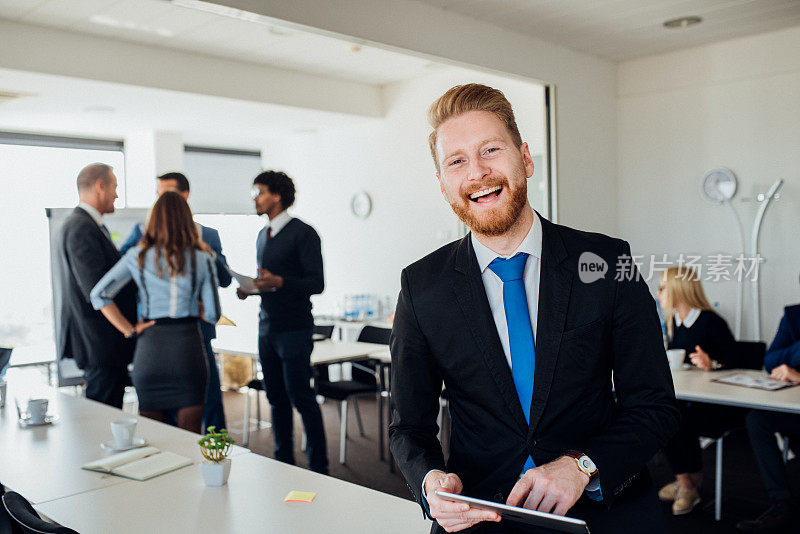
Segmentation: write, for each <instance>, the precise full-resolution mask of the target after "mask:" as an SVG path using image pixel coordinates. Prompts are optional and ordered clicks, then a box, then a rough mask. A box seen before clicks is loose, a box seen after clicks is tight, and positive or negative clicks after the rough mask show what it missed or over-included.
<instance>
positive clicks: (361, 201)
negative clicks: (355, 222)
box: [350, 191, 372, 219]
mask: <svg viewBox="0 0 800 534" xmlns="http://www.w3.org/2000/svg"><path fill="white" fill-rule="evenodd" d="M350 211H352V212H353V215H355V216H356V217H358V218H359V219H366V218H367V217H369V214H370V213H372V198H371V197H370V196H369V193H367V192H366V191H361V192H360V193H356V194H355V195H353V198H352V199H351V200H350Z"/></svg>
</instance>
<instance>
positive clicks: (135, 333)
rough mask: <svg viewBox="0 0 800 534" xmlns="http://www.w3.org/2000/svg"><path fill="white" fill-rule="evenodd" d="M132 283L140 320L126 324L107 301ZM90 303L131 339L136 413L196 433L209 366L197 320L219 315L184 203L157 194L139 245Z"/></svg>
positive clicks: (211, 272)
mask: <svg viewBox="0 0 800 534" xmlns="http://www.w3.org/2000/svg"><path fill="white" fill-rule="evenodd" d="M131 278H133V280H134V282H136V285H137V286H138V287H139V298H140V301H141V310H142V315H143V317H144V318H143V319H142V320H141V321H140V322H139V324H137V325H136V326H134V325H131V324H130V322H128V320H127V319H125V317H124V316H123V315H122V313H121V312H120V311H119V308H117V306H116V304H114V302H113V301H112V299H113V298H114V296H115V295H116V293H117V292H119V291H120V289H121V288H122V287H123V286H124V285H125V284H127V283H128V282H129V281H130V280H131ZM91 299H92V305H93V306H94V308H95V309H98V310H100V311H102V312H103V315H105V316H106V318H107V319H108V320H109V321H110V322H111V324H113V325H114V326H115V327H116V328H117V329H118V330H120V331H121V332H122V333H123V334H125V336H126V337H137V340H136V350H135V352H134V355H133V385H134V387H136V394H137V396H138V397H139V413H140V414H141V415H143V416H144V417H149V418H151V419H156V420H158V421H165V420H166V417H167V415H168V414H169V413H171V412H175V416H176V420H177V423H178V426H179V427H181V428H184V429H186V430H191V431H192V432H197V433H200V432H201V430H202V429H201V424H202V417H203V403H204V402H205V397H206V388H207V387H208V363H207V358H206V353H205V345H204V343H203V336H202V334H201V333H200V320H201V317H202V319H205V320H206V321H208V322H210V323H216V321H217V320H218V319H219V316H220V307H219V295H218V294H217V273H216V267H215V266H214V258H213V252H212V251H211V249H210V248H209V247H208V245H206V244H205V243H204V242H203V241H201V240H200V236H199V234H198V231H197V226H196V225H195V224H194V221H193V220H192V211H191V209H189V205H188V204H187V203H186V200H185V199H184V198H183V197H182V196H181V195H180V194H178V193H176V192H174V191H168V192H166V193H164V194H162V195H161V196H160V197H159V198H158V200H157V201H156V203H155V205H154V206H153V209H152V211H151V212H150V217H149V218H148V220H147V228H146V230H145V233H144V235H143V236H142V239H141V241H139V244H138V245H137V246H136V247H133V248H131V249H130V250H128V252H126V253H125V255H124V256H123V257H122V259H120V261H119V262H118V263H117V264H116V265H115V266H114V267H112V268H111V270H110V271H108V273H106V275H105V276H104V277H103V278H101V279H100V281H99V282H98V283H97V285H96V286H95V287H94V289H92V292H91Z"/></svg>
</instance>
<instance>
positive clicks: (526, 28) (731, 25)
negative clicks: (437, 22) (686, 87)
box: [418, 0, 800, 61]
mask: <svg viewBox="0 0 800 534" xmlns="http://www.w3.org/2000/svg"><path fill="white" fill-rule="evenodd" d="M418 1H420V2H423V3H426V4H430V5H433V6H436V7H439V8H442V9H445V10H449V11H452V12H454V13H459V14H462V15H466V16H469V17H472V18H476V19H480V20H483V21H486V22H487V23H491V24H494V25H496V26H500V27H503V28H508V29H510V30H514V31H517V32H520V33H524V34H527V35H530V36H532V37H536V38H539V39H542V40H544V41H549V42H551V43H555V44H559V45H562V46H564V47H567V48H571V49H573V50H578V51H581V52H585V53H587V54H592V55H596V56H600V57H603V58H606V59H610V60H613V61H624V60H627V59H633V58H637V57H642V56H648V55H653V54H659V53H663V52H668V51H671V50H677V49H681V48H688V47H692V46H698V45H702V44H708V43H713V42H717V41H724V40H727V39H734V38H737V37H742V36H745V35H752V34H756V33H762V32H768V31H773V30H779V29H781V28H788V27H792V26H797V25H798V24H800V0H418ZM690 15H697V16H700V17H702V18H703V22H702V23H701V24H698V25H696V26H692V27H689V28H684V29H677V30H670V29H667V28H664V27H663V26H662V24H663V22H664V21H666V20H669V19H673V18H677V17H684V16H690Z"/></svg>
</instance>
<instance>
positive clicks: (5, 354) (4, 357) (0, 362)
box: [0, 347, 12, 373]
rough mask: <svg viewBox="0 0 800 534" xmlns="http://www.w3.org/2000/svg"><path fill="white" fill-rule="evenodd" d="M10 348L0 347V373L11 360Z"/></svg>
mask: <svg viewBox="0 0 800 534" xmlns="http://www.w3.org/2000/svg"><path fill="white" fill-rule="evenodd" d="M11 350H12V349H9V348H7V347H0V373H2V372H3V369H5V368H6V367H7V366H8V363H9V362H10V361H11Z"/></svg>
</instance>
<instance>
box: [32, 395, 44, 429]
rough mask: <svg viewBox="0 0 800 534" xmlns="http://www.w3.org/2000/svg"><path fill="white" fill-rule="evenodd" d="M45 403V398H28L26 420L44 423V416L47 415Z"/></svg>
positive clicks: (35, 423) (36, 423)
mask: <svg viewBox="0 0 800 534" xmlns="http://www.w3.org/2000/svg"><path fill="white" fill-rule="evenodd" d="M47 404H48V400H47V399H30V400H28V420H29V421H30V422H31V423H32V424H34V425H38V424H41V423H44V418H45V417H47Z"/></svg>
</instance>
